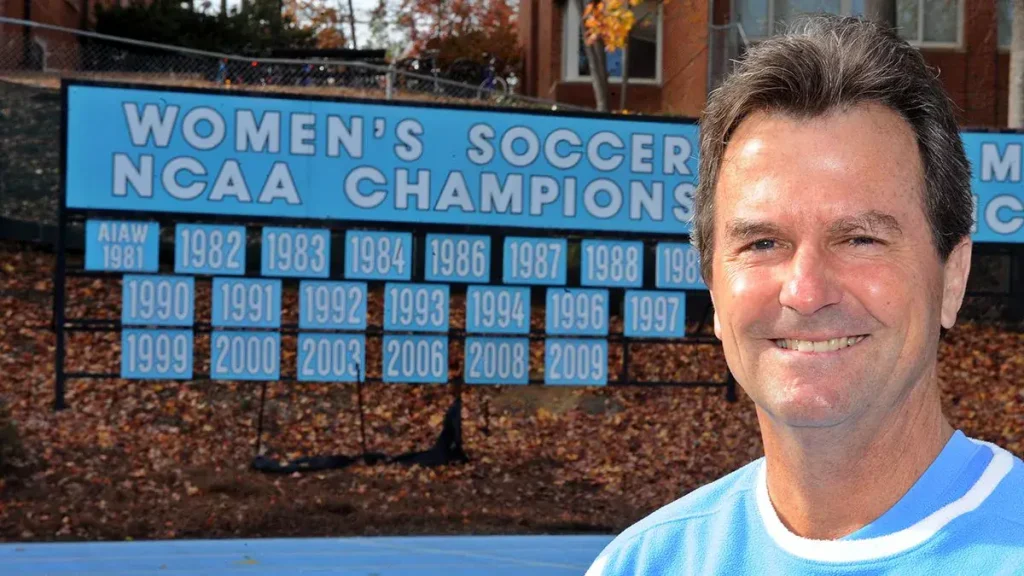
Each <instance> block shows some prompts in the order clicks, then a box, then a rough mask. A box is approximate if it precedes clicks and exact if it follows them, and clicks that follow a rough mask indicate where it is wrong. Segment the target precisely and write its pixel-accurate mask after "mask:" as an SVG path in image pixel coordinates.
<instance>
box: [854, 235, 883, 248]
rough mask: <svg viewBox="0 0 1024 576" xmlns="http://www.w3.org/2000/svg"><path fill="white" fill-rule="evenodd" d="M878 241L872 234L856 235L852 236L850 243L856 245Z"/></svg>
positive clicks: (868, 244)
mask: <svg viewBox="0 0 1024 576" xmlns="http://www.w3.org/2000/svg"><path fill="white" fill-rule="evenodd" d="M877 243H878V242H877V241H876V240H875V239H874V238H871V237H870V236H856V237H854V238H850V244H852V245H854V246H870V245H872V244H877Z"/></svg>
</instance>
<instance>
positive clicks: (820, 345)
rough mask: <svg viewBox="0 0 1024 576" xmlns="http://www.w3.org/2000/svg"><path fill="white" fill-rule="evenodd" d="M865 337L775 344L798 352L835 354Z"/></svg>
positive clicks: (779, 341)
mask: <svg viewBox="0 0 1024 576" xmlns="http://www.w3.org/2000/svg"><path fill="white" fill-rule="evenodd" d="M864 338H865V336H849V337H845V336H844V337H842V338H832V339H831V340H820V341H817V342H812V341H810V340H792V339H787V340H776V341H775V344H776V345H777V346H778V347H779V348H784V349H786V350H796V351H798V352H835V351H836V350H841V349H843V348H847V347H849V346H853V345H854V344H856V343H857V342H860V341H861V340H863V339H864Z"/></svg>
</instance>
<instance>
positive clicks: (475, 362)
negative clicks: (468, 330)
mask: <svg viewBox="0 0 1024 576" xmlns="http://www.w3.org/2000/svg"><path fill="white" fill-rule="evenodd" d="M465 357H466V361H465V371H464V374H463V377H464V380H465V381H466V384H528V383H529V381H530V339H529V338H508V337H504V338H502V337H499V338H480V337H472V336H471V337H469V338H466V353H465Z"/></svg>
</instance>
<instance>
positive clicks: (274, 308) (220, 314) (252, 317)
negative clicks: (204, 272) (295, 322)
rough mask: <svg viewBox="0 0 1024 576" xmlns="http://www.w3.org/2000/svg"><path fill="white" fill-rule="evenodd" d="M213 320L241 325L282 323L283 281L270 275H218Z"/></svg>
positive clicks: (257, 325)
mask: <svg viewBox="0 0 1024 576" xmlns="http://www.w3.org/2000/svg"><path fill="white" fill-rule="evenodd" d="M212 291H213V309H212V311H211V321H210V323H211V324H213V325H214V326H223V327H237V328H279V327H280V326H281V281H280V280H272V279H268V278H214V279H213V290H212Z"/></svg>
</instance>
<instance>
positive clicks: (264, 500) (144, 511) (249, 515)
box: [0, 244, 1024, 541]
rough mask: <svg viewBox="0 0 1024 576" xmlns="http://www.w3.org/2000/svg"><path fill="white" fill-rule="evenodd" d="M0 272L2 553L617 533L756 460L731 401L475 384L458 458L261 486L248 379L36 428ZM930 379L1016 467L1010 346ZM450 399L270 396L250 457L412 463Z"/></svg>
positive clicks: (118, 397)
mask: <svg viewBox="0 0 1024 576" xmlns="http://www.w3.org/2000/svg"><path fill="white" fill-rule="evenodd" d="M0 262H3V263H4V268H3V272H4V273H3V274H2V275H0V374H2V376H0V398H2V399H3V400H4V402H5V403H6V405H7V409H8V410H9V412H10V414H11V416H12V419H13V421H14V422H15V424H16V426H17V428H18V431H19V434H20V437H21V442H22V443H23V447H24V451H25V454H27V457H28V458H29V459H30V460H31V464H30V465H29V466H27V467H26V468H25V469H23V470H21V471H20V473H18V474H14V475H11V476H10V477H8V478H5V480H4V483H3V484H2V485H0V538H2V539H4V540H21V541H23V540H96V539H108V540H120V539H125V538H132V539H160V538H220V537H269V536H340V535H355V534H362V535H373V534H422V533H432V534H444V533H478V534H481V533H506V534H507V533H541V532H542V533H580V532H590V531H599V532H617V531H619V530H621V529H623V528H625V527H626V526H628V525H629V524H631V523H633V522H635V521H636V520H638V519H640V518H641V517H643V516H645V515H647V514H649V513H650V512H651V511H653V510H654V509H655V508H657V507H659V506H661V505H664V504H666V503H668V502H670V501H672V500H674V499H676V498H678V497H680V496H682V495H684V494H686V493H687V492H689V491H691V490H693V489H695V488H697V487H698V486H701V485H703V484H705V483H707V482H710V481H712V480H714V479H716V478H719V477H721V476H723V475H725V474H727V473H728V472H730V471H732V470H734V469H736V468H738V467H740V466H742V465H743V464H746V463H747V462H749V461H751V460H753V459H755V458H757V457H759V456H760V455H761V454H762V446H761V441H760V437H759V435H758V427H757V422H756V419H755V415H754V410H753V404H752V403H751V401H750V400H749V399H748V398H746V397H745V396H744V395H743V394H742V393H741V394H740V399H739V401H737V402H736V403H729V402H727V401H726V400H725V394H724V392H723V390H722V389H710V388H693V389H689V388H677V387H621V388H620V387H606V388H545V387H539V386H529V387H516V386H504V387H479V386H478V387H466V388H465V389H464V390H463V401H464V404H463V438H464V443H465V449H466V451H467V453H468V455H469V457H470V461H469V462H468V463H466V464H459V465H449V466H444V467H438V468H422V467H405V466H401V465H377V466H368V465H361V464H360V465H355V466H351V467H349V468H346V469H343V470H334V471H325V472H315V473H308V474H301V475H300V474H296V475H292V476H269V475H264V474H261V473H258V472H253V471H251V470H250V469H249V464H250V461H251V459H252V457H253V456H254V450H255V440H256V429H257V426H258V407H259V402H260V392H261V386H260V385H259V384H250V383H231V382H190V383H180V382H153V381H125V380H119V379H106V380H71V381H69V383H68V388H67V401H68V406H69V407H68V409H67V410H64V411H60V412H55V411H54V410H53V398H54V369H53V367H54V337H53V334H52V332H50V331H49V330H47V329H45V326H47V325H48V324H49V323H50V318H51V317H50V314H51V306H52V303H51V299H50V297H51V292H52V273H53V257H52V255H50V254H47V253H44V252H40V251H35V250H31V249H26V248H24V247H19V246H17V245H14V244H6V245H0ZM118 287H119V283H118V281H116V280H96V279H87V278H77V279H73V281H71V282H69V291H68V303H69V314H70V315H79V316H82V315H93V316H99V317H107V318H116V317H117V315H118V311H119V310H120V304H119V302H120V290H119V288H118ZM202 301H203V300H202V296H201V297H200V302H202ZM374 306H376V307H378V309H376V312H375V313H377V314H379V312H380V310H379V303H371V308H373V307H374ZM294 309H295V308H294V306H290V305H288V304H286V305H285V310H286V311H287V310H291V311H292V312H289V313H290V314H294V312H293V311H294ZM458 309H459V306H458V305H455V304H453V310H458ZM204 313H205V314H208V310H206V311H205V312H204V309H203V308H202V307H199V308H198V309H197V314H198V315H200V317H201V316H202V314H204ZM373 313H374V312H373V311H371V314H373ZM284 321H285V322H288V321H290V320H289V319H288V317H287V316H286V317H285V320H284ZM291 321H294V319H292V320H291ZM461 321H462V319H461V317H458V315H456V316H455V322H456V323H458V322H461ZM533 321H534V323H535V324H536V323H537V322H542V317H541V316H540V315H539V312H538V311H535V312H534V318H533ZM203 339H204V337H200V336H197V338H196V342H197V347H199V348H201V347H202V346H203V345H204V344H203ZM205 340H206V344H205V345H206V346H208V337H207V338H205ZM119 346H120V343H119V341H118V338H117V335H116V334H114V333H98V332H89V333H74V334H72V335H70V336H69V339H68V369H69V370H90V371H106V372H116V370H117V358H118V354H119ZM286 346H287V344H286ZM455 346H457V345H456V344H453V348H452V354H453V355H454V354H456V352H457V348H456V347H455ZM535 348H536V347H535ZM610 348H611V347H610ZM375 354H378V355H379V351H378V352H375ZM534 354H536V350H535V351H534ZM618 354H619V355H620V356H619V358H620V359H619V360H616V359H615V358H614V357H613V359H612V364H613V374H614V369H615V366H616V365H619V366H621V350H620V351H619V352H618ZM631 354H634V357H633V360H634V361H635V360H637V358H636V357H635V356H636V355H641V356H642V357H643V358H646V359H645V360H642V362H641V363H640V365H639V367H638V368H636V370H637V372H638V376H639V377H641V378H643V379H655V380H656V379H669V378H675V379H686V380H689V379H714V380H718V379H720V378H721V376H722V374H723V371H724V366H725V365H724V360H723V359H722V357H721V352H720V349H718V348H717V347H715V346H702V347H696V348H695V347H683V346H676V347H661V348H658V349H657V350H654V349H651V350H647V351H643V350H636V351H631ZM202 355H203V352H201V351H199V352H197V356H198V357H201V356H202ZM644 355H646V356H644ZM292 362H294V359H292ZM372 362H373V361H372V360H371V365H372ZM377 362H378V364H379V359H378V360H377ZM616 362H617V363H618V364H616ZM286 368H287V367H286ZM452 368H453V373H454V371H457V370H459V369H460V368H459V367H458V363H457V362H453V363H452ZM535 368H536V367H535ZM196 369H197V370H198V371H202V370H204V369H205V368H204V367H203V366H201V365H197V367H196ZM534 372H535V374H534V375H535V376H537V373H538V371H537V370H534ZM939 375H940V380H941V384H942V389H943V402H944V406H945V409H946V411H947V413H948V414H949V415H950V417H951V418H952V420H953V422H954V425H956V426H957V427H959V428H961V429H963V430H964V431H965V432H966V433H968V434H969V435H972V436H975V437H978V438H981V439H984V440H989V441H992V442H996V443H998V444H999V445H1001V446H1003V447H1005V448H1007V449H1008V450H1010V451H1011V452H1014V453H1015V454H1017V455H1021V454H1024V387H1022V384H1021V383H1022V382H1024V335H1022V334H1020V333H1017V332H1014V331H1008V330H1001V329H998V328H994V327H990V326H982V325H971V324H967V325H964V326H961V327H957V328H956V329H955V330H954V331H953V332H952V333H950V334H949V335H948V338H947V341H946V342H945V343H944V344H943V345H942V347H941V350H940V370H939ZM452 397H453V396H452V388H451V387H448V386H430V385H383V384H373V385H367V386H365V387H364V389H363V394H362V399H361V400H362V404H363V406H364V416H365V419H364V421H363V422H362V423H361V422H360V419H359V411H358V405H359V402H360V398H359V395H358V394H357V389H356V387H355V386H354V385H351V384H294V383H291V384H289V383H272V384H269V385H268V386H267V395H266V412H265V414H264V419H263V427H264V437H263V445H264V447H265V450H266V451H267V453H268V454H269V455H272V456H274V457H278V458H282V459H290V458H295V457H298V456H309V455H317V454H349V455H353V454H358V453H361V452H362V451H363V445H362V442H363V436H362V432H361V430H362V428H363V427H365V443H366V446H365V448H366V449H367V450H369V451H377V452H384V453H387V454H392V455H394V454H398V453H401V452H406V451H410V450H422V449H425V448H427V447H429V446H430V445H431V444H432V443H433V442H434V440H435V439H436V437H437V435H438V433H439V432H440V429H441V420H442V419H441V416H442V415H443V413H444V411H445V410H446V409H447V408H448V406H449V405H450V403H451V401H452Z"/></svg>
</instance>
